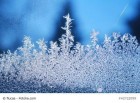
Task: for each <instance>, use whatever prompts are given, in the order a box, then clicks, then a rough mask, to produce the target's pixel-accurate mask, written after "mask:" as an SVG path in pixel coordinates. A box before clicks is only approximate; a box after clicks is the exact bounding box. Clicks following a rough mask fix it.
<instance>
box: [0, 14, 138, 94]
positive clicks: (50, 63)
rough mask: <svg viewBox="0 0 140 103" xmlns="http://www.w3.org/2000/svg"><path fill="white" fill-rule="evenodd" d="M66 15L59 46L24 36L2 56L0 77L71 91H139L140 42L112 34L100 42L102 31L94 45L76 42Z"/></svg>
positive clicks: (55, 43)
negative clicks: (18, 43)
mask: <svg viewBox="0 0 140 103" xmlns="http://www.w3.org/2000/svg"><path fill="white" fill-rule="evenodd" d="M64 18H65V19H66V23H65V27H62V29H63V30H65V31H66V33H65V34H63V35H62V37H61V38H60V39H59V41H60V45H58V43H57V42H52V41H51V42H50V46H49V48H48V47H47V45H46V42H45V41H44V40H39V41H37V44H38V47H37V46H35V44H33V43H32V42H31V39H30V38H29V37H26V36H25V37H24V40H23V46H22V47H19V48H18V49H17V50H16V51H15V52H14V53H11V52H10V51H8V52H7V53H4V54H1V55H0V73H1V74H0V78H1V79H2V78H7V80H15V81H24V82H31V81H32V82H34V83H35V84H37V85H36V86H37V87H38V86H43V85H47V86H48V87H49V88H57V86H58V87H63V88H70V90H71V91H72V92H75V90H76V88H79V89H81V90H86V89H90V92H140V45H139V44H138V42H137V40H136V37H134V36H131V35H130V34H124V35H123V36H120V35H119V34H117V33H113V35H112V36H111V37H108V36H107V35H106V36H105V39H104V42H103V44H100V45H99V44H98V43H97V42H98V39H97V35H98V34H99V33H98V32H96V31H95V30H94V31H93V32H92V34H91V45H86V46H84V45H81V44H80V43H77V44H76V45H74V44H73V42H74V37H73V36H72V33H71V29H70V28H71V23H72V19H71V18H70V15H69V14H68V15H67V16H64ZM0 86H1V84H0ZM59 89H60V88H59ZM62 92H64V91H63V90H62Z"/></svg>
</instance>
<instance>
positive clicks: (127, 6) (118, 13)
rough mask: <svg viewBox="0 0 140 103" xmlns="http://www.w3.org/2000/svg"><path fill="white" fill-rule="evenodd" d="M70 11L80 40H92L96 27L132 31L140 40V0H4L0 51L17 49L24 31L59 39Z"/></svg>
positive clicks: (105, 31)
mask: <svg viewBox="0 0 140 103" xmlns="http://www.w3.org/2000/svg"><path fill="white" fill-rule="evenodd" d="M68 13H70V15H71V18H72V19H74V20H73V27H72V33H73V35H74V36H75V40H76V42H77V41H78V42H80V43H82V44H89V42H90V33H91V31H92V30H93V29H96V30H97V31H99V32H100V35H99V40H100V41H102V40H103V38H104V34H107V35H111V34H112V32H120V33H122V34H123V33H131V34H132V35H136V36H137V38H138V39H139V40H140V0H0V52H1V53H2V52H3V51H6V50H8V49H10V50H12V51H13V50H15V49H16V48H17V47H19V46H21V45H22V39H23V37H24V35H28V36H30V37H31V38H32V40H33V41H36V40H38V39H40V38H44V39H45V40H46V41H50V40H52V41H57V40H58V38H60V37H61V34H63V33H64V31H63V30H61V26H64V23H65V20H64V18H63V16H64V15H66V14H68Z"/></svg>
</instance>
